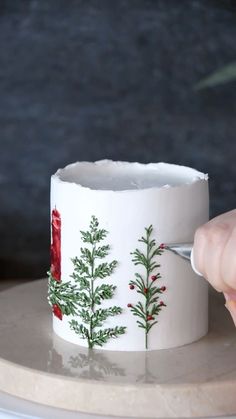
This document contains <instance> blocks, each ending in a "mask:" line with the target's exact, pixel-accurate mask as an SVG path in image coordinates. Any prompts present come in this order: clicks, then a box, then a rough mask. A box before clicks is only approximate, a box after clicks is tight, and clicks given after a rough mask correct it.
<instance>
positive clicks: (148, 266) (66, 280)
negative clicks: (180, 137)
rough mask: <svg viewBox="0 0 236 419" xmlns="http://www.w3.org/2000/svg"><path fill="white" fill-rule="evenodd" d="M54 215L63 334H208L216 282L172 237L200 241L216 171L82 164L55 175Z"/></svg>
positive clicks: (132, 346) (77, 338)
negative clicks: (211, 286) (176, 249)
mask: <svg viewBox="0 0 236 419" xmlns="http://www.w3.org/2000/svg"><path fill="white" fill-rule="evenodd" d="M51 215H52V218H51V224H52V226H51V233H52V234H51V236H52V240H51V269H50V272H49V293H48V300H49V303H50V305H51V307H52V311H53V329H54V332H55V333H56V334H57V335H59V336H60V337H61V338H63V339H65V340H67V341H69V342H73V343H75V344H78V345H80V346H84V347H88V348H91V349H92V348H94V349H96V348H99V349H107V350H117V351H144V350H156V349H164V348H172V347H176V346H181V345H184V344H187V343H190V342H193V341H195V340H197V339H199V338H200V337H202V336H204V335H205V334H206V333H207V329H208V286H207V283H206V281H205V280H204V279H203V278H200V277H198V276H197V275H196V274H195V273H194V272H193V270H192V269H191V266H190V264H189V263H188V262H187V261H185V260H183V259H182V258H180V257H179V256H177V255H175V254H173V253H171V252H169V251H168V250H167V249H166V248H165V245H164V244H165V243H166V244H171V243H189V242H192V241H193V238H194V232H195V230H196V229H197V228H198V227H199V226H200V225H201V224H203V223H205V222H206V221H208V217H209V197H208V176H207V175H205V174H203V173H200V172H198V171H196V170H194V169H191V168H187V167H183V166H177V165H171V164H165V163H150V164H146V165H145V164H140V163H128V162H113V161H108V160H103V161H98V162H95V163H90V162H78V163H74V164H71V165H69V166H67V167H65V168H64V169H59V170H58V171H57V172H56V174H55V175H53V176H52V179H51ZM163 243H164V244H163Z"/></svg>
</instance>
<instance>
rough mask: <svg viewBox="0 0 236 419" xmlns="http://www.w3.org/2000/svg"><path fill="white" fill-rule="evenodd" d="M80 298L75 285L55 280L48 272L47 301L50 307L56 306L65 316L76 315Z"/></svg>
mask: <svg viewBox="0 0 236 419" xmlns="http://www.w3.org/2000/svg"><path fill="white" fill-rule="evenodd" d="M80 299H81V296H80V294H79V289H78V287H77V285H72V284H71V283H70V282H58V281H55V279H54V278H53V276H52V274H51V272H48V301H49V304H50V305H51V306H52V307H55V306H57V307H58V308H59V309H60V311H61V313H62V314H65V315H67V316H68V315H76V314H77V309H78V305H79V300H80Z"/></svg>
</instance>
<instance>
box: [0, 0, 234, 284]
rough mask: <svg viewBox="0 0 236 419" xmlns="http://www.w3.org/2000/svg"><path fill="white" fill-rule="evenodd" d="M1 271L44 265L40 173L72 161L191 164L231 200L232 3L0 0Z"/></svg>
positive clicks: (32, 270)
mask: <svg viewBox="0 0 236 419" xmlns="http://www.w3.org/2000/svg"><path fill="white" fill-rule="evenodd" d="M0 51H1V53H0V247H1V253H0V277H7V276H8V277H10V276H14V277H24V276H28V277H35V278H36V277H40V276H42V275H45V271H46V270H47V267H48V264H49V258H48V254H49V178H50V175H51V173H52V172H54V171H55V170H56V169H57V168H58V167H61V166H64V165H65V164H68V163H70V162H72V161H75V160H84V159H86V160H95V159H101V158H111V159H121V160H131V161H135V160H138V161H141V162H148V161H167V162H173V163H180V164H185V165H191V166H193V167H196V168H197V169H199V170H202V171H204V172H208V173H209V175H210V178H211V181H210V190H211V202H212V206H211V214H212V216H213V215H216V214H218V213H220V212H223V211H226V210H229V209H232V208H234V207H235V206H236V205H235V203H236V164H235V159H236V142H235V131H236V121H235V111H236V84H235V83H231V84H228V85H225V86H221V87H217V88H214V89H208V90H205V91H202V92H196V91H194V90H193V85H194V84H195V83H196V82H197V81H199V79H201V78H202V77H203V76H205V75H207V74H208V73H210V72H212V71H213V70H215V69H217V68H219V67H221V66H222V65H224V64H226V63H228V62H231V61H233V60H236V2H235V1H227V0H224V1H210V0H202V1H200V0H199V1H197V0H196V1H190V0H181V1H180V0H175V1H174V0H153V1H148V0H147V1H145V0H136V1H135V0H133V1H132V0H127V1H126V0H97V1H95V0H94V1H89V0H86V1H75V0H74V1H73V0H70V1H68V0H57V1H44V0H31V1H30V0H19V1H17V0H5V1H3V0H0Z"/></svg>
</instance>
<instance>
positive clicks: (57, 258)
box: [51, 208, 61, 282]
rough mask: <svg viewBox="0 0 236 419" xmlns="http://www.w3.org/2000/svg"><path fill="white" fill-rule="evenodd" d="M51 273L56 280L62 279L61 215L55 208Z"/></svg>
mask: <svg viewBox="0 0 236 419" xmlns="http://www.w3.org/2000/svg"><path fill="white" fill-rule="evenodd" d="M51 225H52V243H51V274H52V277H53V279H55V281H58V282H60V281H61V216H60V213H59V211H58V210H57V209H56V208H55V209H54V210H53V211H52V221H51Z"/></svg>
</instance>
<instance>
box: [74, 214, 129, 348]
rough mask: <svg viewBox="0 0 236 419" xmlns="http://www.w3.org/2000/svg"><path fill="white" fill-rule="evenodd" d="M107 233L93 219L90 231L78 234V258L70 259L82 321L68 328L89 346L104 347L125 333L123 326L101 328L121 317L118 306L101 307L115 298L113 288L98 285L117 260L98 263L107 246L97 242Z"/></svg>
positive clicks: (93, 218)
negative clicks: (109, 319) (83, 245)
mask: <svg viewBox="0 0 236 419" xmlns="http://www.w3.org/2000/svg"><path fill="white" fill-rule="evenodd" d="M107 234H108V232H107V231H106V230H104V229H100V228H99V223H98V220H97V218H96V217H95V216H92V219H91V222H90V225H89V230H88V231H81V237H82V241H83V243H85V245H86V247H82V248H81V249H80V257H79V258H78V257H75V258H73V259H72V262H73V265H74V271H73V274H72V275H71V277H72V278H73V279H74V281H75V284H76V289H77V290H78V292H77V294H76V295H77V297H76V304H77V305H78V310H77V314H78V316H79V317H80V318H81V323H80V322H79V321H78V320H75V319H72V320H71V321H70V327H71V329H72V330H73V331H74V332H75V333H76V334H78V335H79V336H80V337H81V338H82V339H86V340H87V342H88V347H89V348H93V347H94V346H103V345H104V344H105V343H107V341H108V340H109V339H111V338H117V337H118V336H120V335H122V334H124V333H125V329H126V328H125V327H123V326H116V327H114V328H104V324H105V322H106V320H107V319H108V318H109V317H111V316H116V315H118V314H121V312H122V309H121V307H118V306H112V307H108V308H101V307H100V306H101V304H102V302H103V301H104V300H109V299H111V298H112V297H113V296H114V293H115V290H116V286H114V285H112V284H104V283H101V280H102V279H104V278H108V277H110V276H111V275H112V273H113V272H114V270H115V268H116V266H117V261H116V260H113V261H111V262H106V261H104V262H101V263H99V261H101V260H102V259H105V258H106V257H107V256H108V254H109V250H110V246H109V245H108V244H105V245H101V244H100V243H101V242H103V240H104V239H105V238H106V236H107Z"/></svg>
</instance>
